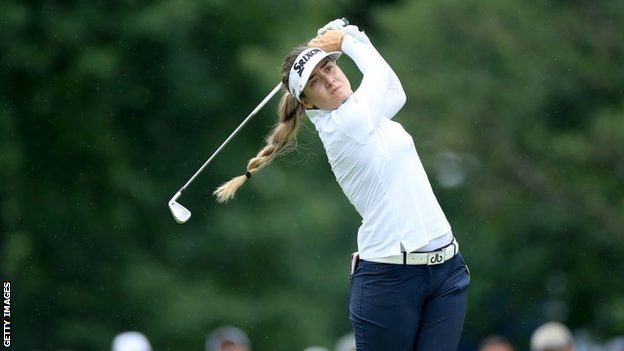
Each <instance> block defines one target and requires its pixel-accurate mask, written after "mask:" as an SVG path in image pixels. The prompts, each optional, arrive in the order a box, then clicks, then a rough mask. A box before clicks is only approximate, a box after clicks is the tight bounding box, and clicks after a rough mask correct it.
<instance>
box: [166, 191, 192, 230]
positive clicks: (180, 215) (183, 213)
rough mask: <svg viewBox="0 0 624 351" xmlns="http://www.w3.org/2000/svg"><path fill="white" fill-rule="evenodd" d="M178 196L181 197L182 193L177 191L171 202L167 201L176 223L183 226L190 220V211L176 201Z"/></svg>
mask: <svg viewBox="0 0 624 351" xmlns="http://www.w3.org/2000/svg"><path fill="white" fill-rule="evenodd" d="M180 195H182V193H181V192H179V191H178V192H177V193H176V194H175V195H174V196H173V197H172V198H171V200H169V210H170V211H171V214H172V215H173V218H175V220H176V222H178V223H180V224H183V223H186V221H188V220H189V218H191V211H189V210H188V209H187V208H186V207H184V206H182V205H180V204H179V203H178V202H177V201H176V200H177V199H178V197H180Z"/></svg>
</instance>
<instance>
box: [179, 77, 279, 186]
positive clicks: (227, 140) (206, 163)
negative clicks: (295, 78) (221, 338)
mask: <svg viewBox="0 0 624 351" xmlns="http://www.w3.org/2000/svg"><path fill="white" fill-rule="evenodd" d="M281 87H282V83H281V82H280V83H279V84H277V86H276V87H275V88H273V90H272V91H271V92H270V93H269V95H267V96H266V97H265V98H264V100H262V102H261V103H260V105H258V106H257V107H256V108H255V109H254V110H253V111H251V113H250V114H249V116H247V118H245V120H244V121H243V123H241V124H240V126H238V128H236V130H234V132H232V134H231V135H230V136H229V137H228V138H227V139H225V141H224V142H223V144H221V146H219V148H218V149H217V151H215V152H214V153H213V154H212V156H210V158H209V159H208V161H206V162H205V163H204V164H203V165H202V166H201V168H200V169H199V170H198V171H197V172H195V174H193V176H192V177H191V179H189V181H188V182H186V184H184V186H183V187H182V188H180V190H179V191H178V193H177V194H176V196H174V198H177V197H179V196H180V195H181V193H182V191H184V189H186V187H187V186H188V185H189V184H191V182H193V180H195V178H196V177H197V176H198V175H199V174H200V173H201V172H202V171H203V170H204V168H206V166H208V164H209V163H210V161H212V159H213V158H214V157H215V156H217V154H218V153H219V151H221V149H223V148H224V147H225V145H227V143H228V142H230V140H232V138H234V136H236V134H238V132H239V131H240V130H241V129H242V128H243V127H244V126H245V125H246V124H247V122H249V120H250V119H251V118H252V117H253V116H255V115H256V113H258V111H260V109H261V108H262V107H263V106H264V105H266V103H267V102H269V100H271V98H272V97H273V96H274V95H275V94H277V92H278V91H279V90H280V89H281Z"/></svg>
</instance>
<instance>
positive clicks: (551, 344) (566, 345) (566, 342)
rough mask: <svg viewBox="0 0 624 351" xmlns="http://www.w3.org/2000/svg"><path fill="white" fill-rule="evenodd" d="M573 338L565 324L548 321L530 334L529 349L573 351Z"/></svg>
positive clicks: (535, 350) (538, 350) (533, 350)
mask: <svg viewBox="0 0 624 351" xmlns="http://www.w3.org/2000/svg"><path fill="white" fill-rule="evenodd" d="M573 350H574V339H573V338H572V333H571V332H570V329H568V328H567V327H566V326H565V325H563V324H561V323H556V322H549V323H546V324H543V325H542V326H540V327H539V328H537V329H536V330H535V331H534V332H533V335H532V336H531V351H573Z"/></svg>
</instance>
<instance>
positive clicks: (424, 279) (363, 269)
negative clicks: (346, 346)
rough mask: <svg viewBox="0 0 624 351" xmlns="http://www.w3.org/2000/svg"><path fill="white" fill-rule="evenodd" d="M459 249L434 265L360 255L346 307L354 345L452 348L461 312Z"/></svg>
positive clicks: (464, 272) (383, 350) (414, 350)
mask: <svg viewBox="0 0 624 351" xmlns="http://www.w3.org/2000/svg"><path fill="white" fill-rule="evenodd" d="M469 285H470V274H469V271H468V267H467V266H466V263H465V262H464V259H463V257H462V256H461V254H459V253H458V254H457V255H455V256H454V257H453V258H451V259H450V260H449V261H447V262H444V263H443V264H440V265H435V266H426V265H422V266H418V265H396V264H386V263H376V262H369V261H360V262H359V264H358V267H357V269H356V270H355V272H354V273H353V274H352V275H351V284H350V287H349V313H350V319H351V323H352V325H353V331H354V333H355V340H356V348H357V351H455V350H457V345H458V344H459V337H460V335H461V331H462V327H463V324H464V318H465V316H466V306H467V298H468V294H467V290H468V286H469Z"/></svg>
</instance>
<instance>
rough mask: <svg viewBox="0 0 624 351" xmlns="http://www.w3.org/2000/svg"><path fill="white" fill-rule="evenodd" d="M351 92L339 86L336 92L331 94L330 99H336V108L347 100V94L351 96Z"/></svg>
mask: <svg viewBox="0 0 624 351" xmlns="http://www.w3.org/2000/svg"><path fill="white" fill-rule="evenodd" d="M351 94H352V92H351V90H349V89H344V88H340V89H338V90H337V91H336V92H334V94H332V98H333V99H332V100H334V101H336V103H337V105H336V108H338V107H339V106H340V105H342V104H343V103H344V102H345V101H347V99H348V98H349V96H351Z"/></svg>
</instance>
